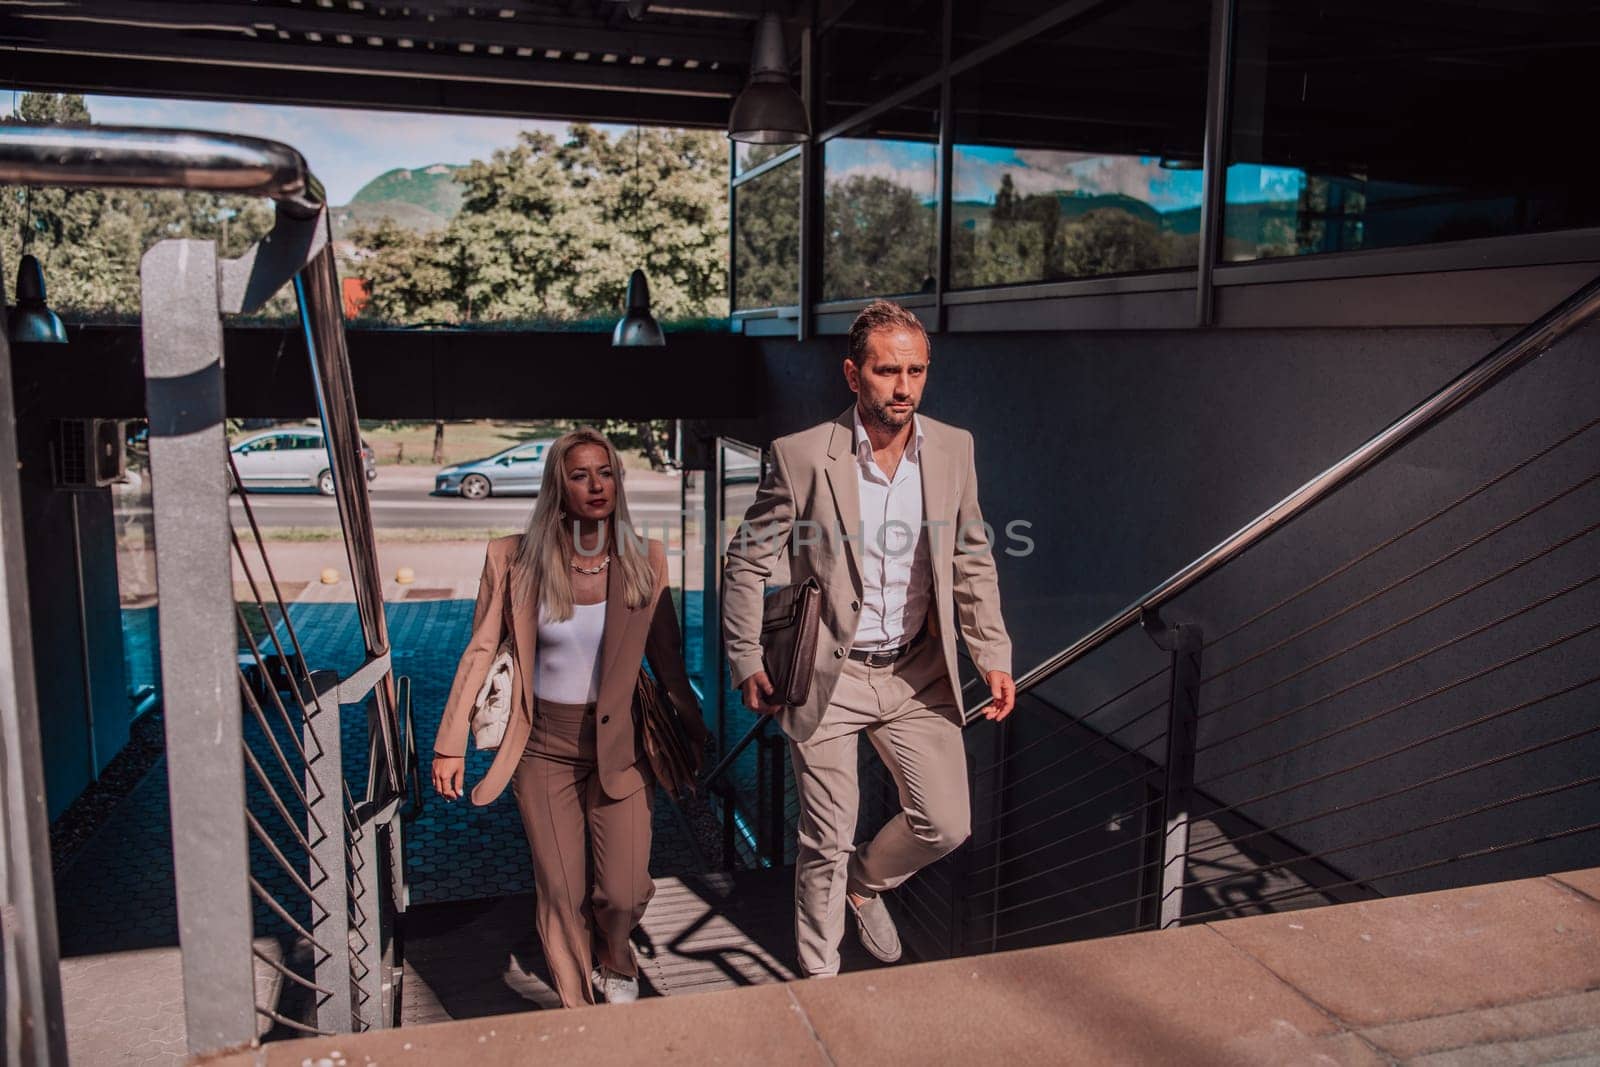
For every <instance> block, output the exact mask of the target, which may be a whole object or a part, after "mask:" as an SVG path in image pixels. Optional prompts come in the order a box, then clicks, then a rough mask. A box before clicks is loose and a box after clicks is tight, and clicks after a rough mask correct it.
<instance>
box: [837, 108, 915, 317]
mask: <svg viewBox="0 0 1600 1067" xmlns="http://www.w3.org/2000/svg"><path fill="white" fill-rule="evenodd" d="M823 151H824V154H823V169H824V191H823V201H822V217H823V242H822V299H824V300H848V299H851V298H855V297H866V296H895V295H901V294H906V293H919V292H927V293H931V292H933V290H934V272H935V271H936V270H937V262H936V261H937V256H938V243H937V221H938V211H937V205H938V201H937V199H936V198H935V196H934V189H935V186H936V175H937V172H938V149H937V147H936V146H934V145H931V144H926V143H923V142H918V141H895V140H881V139H864V138H860V139H858V138H849V137H839V138H835V139H834V140H831V141H829V142H828V143H827V144H826V145H825V146H824V150H823Z"/></svg>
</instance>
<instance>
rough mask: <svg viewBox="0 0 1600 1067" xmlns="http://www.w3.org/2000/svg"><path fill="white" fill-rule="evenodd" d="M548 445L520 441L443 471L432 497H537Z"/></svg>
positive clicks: (550, 442)
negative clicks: (444, 495)
mask: <svg viewBox="0 0 1600 1067" xmlns="http://www.w3.org/2000/svg"><path fill="white" fill-rule="evenodd" d="M552 444H554V441H553V440H549V441H522V442H520V443H518V444H514V445H512V446H511V447H510V448H508V449H506V450H505V451H503V452H496V453H495V454H494V455H492V456H485V457H484V458H483V459H474V460H469V461H467V462H466V463H457V464H456V465H455V466H453V467H445V468H444V469H443V470H441V471H440V472H439V473H438V474H437V475H435V477H434V482H433V491H434V493H435V494H438V493H445V494H457V495H460V496H462V497H464V498H466V499H467V500H483V499H485V498H486V497H490V496H519V495H522V496H527V495H532V496H538V495H539V483H540V481H541V480H543V478H544V457H545V451H546V450H547V449H548V448H549V447H550V446H551V445H552Z"/></svg>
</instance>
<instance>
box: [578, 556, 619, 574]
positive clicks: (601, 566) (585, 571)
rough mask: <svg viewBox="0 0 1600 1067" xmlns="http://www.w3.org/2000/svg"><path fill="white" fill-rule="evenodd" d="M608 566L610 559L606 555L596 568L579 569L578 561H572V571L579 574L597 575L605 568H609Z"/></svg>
mask: <svg viewBox="0 0 1600 1067" xmlns="http://www.w3.org/2000/svg"><path fill="white" fill-rule="evenodd" d="M610 564H611V557H610V556H609V555H607V556H606V558H605V559H602V560H601V561H600V564H599V566H596V567H580V566H578V561H577V560H573V561H572V569H573V570H575V571H577V572H578V573H579V574H599V573H600V572H601V571H603V570H605V569H606V567H608V566H610Z"/></svg>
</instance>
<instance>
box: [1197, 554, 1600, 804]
mask: <svg viewBox="0 0 1600 1067" xmlns="http://www.w3.org/2000/svg"><path fill="white" fill-rule="evenodd" d="M1596 580H1600V576H1597V577H1596V578H1591V579H1589V581H1591V582H1592V581H1596ZM1593 629H1594V627H1593V626H1591V627H1588V628H1587V629H1585V630H1580V631H1576V632H1575V633H1572V634H1568V635H1565V636H1563V637H1561V638H1557V639H1556V640H1555V641H1554V642H1552V643H1551V644H1549V645H1547V646H1543V647H1540V648H1538V649H1535V650H1532V651H1530V652H1526V653H1519V654H1518V655H1516V656H1513V657H1511V658H1510V659H1508V660H1503V661H1501V662H1500V663H1498V664H1495V665H1493V666H1490V667H1485V668H1483V669H1481V670H1479V671H1475V672H1473V673H1472V674H1470V675H1468V676H1466V677H1465V678H1459V679H1457V680H1455V681H1454V682H1448V683H1446V684H1445V685H1444V686H1440V687H1437V688H1434V689H1430V690H1428V691H1427V692H1426V693H1422V694H1419V695H1417V696H1415V697H1411V698H1408V699H1406V700H1403V701H1401V702H1400V703H1398V704H1393V705H1391V706H1389V707H1387V708H1384V709H1382V710H1381V711H1377V712H1373V713H1371V714H1369V715H1365V716H1362V717H1361V718H1358V719H1355V720H1353V721H1351V722H1347V723H1343V724H1341V725H1339V726H1336V727H1334V728H1332V729H1330V730H1327V731H1324V732H1323V733H1320V734H1317V735H1316V736H1315V737H1311V738H1307V739H1306V740H1304V741H1301V742H1298V743H1296V744H1294V745H1290V746H1289V747H1288V748H1286V749H1281V750H1279V751H1277V752H1274V753H1272V754H1271V755H1269V756H1261V757H1259V758H1257V759H1253V760H1251V761H1250V762H1248V763H1242V764H1240V765H1239V766H1237V767H1231V768H1229V769H1228V770H1225V771H1220V772H1218V773H1216V774H1213V775H1211V776H1210V777H1207V778H1202V779H1198V780H1197V781H1196V782H1195V783H1194V784H1195V787H1196V788H1203V787H1205V786H1209V785H1212V784H1214V783H1216V782H1220V781H1221V780H1222V779H1224V778H1231V777H1233V776H1234V775H1236V774H1242V773H1244V772H1245V771H1248V770H1253V769H1254V768H1256V767H1260V766H1262V765H1264V764H1267V763H1273V762H1276V761H1277V760H1280V759H1283V758H1284V757H1285V756H1292V755H1294V754H1295V753H1296V752H1303V751H1305V750H1306V749H1308V748H1311V747H1312V746H1314V745H1318V744H1321V743H1322V742H1324V741H1327V740H1330V739H1332V738H1335V737H1338V736H1340V735H1342V734H1347V733H1349V732H1351V731H1352V730H1359V729H1360V728H1361V727H1363V726H1368V725H1370V724H1372V723H1374V722H1377V721H1378V720H1379V719H1384V718H1387V717H1389V716H1390V715H1393V714H1394V713H1395V712H1397V711H1401V710H1404V709H1405V708H1408V707H1413V706H1415V705H1416V704H1419V703H1421V702H1422V701H1424V700H1431V699H1433V698H1434V697H1437V696H1442V695H1444V694H1445V693H1447V692H1452V691H1454V690H1456V689H1459V688H1460V687H1461V686H1463V685H1468V684H1470V683H1472V682H1475V681H1478V680H1479V679H1481V678H1483V677H1485V676H1486V675H1489V674H1493V673H1494V672H1496V671H1499V670H1504V669H1505V668H1506V667H1507V666H1510V665H1513V664H1516V663H1520V662H1522V661H1523V660H1526V659H1530V658H1532V657H1533V656H1536V655H1539V654H1541V653H1544V652H1548V651H1549V650H1550V649H1551V648H1555V647H1559V646H1560V645H1563V644H1565V643H1566V642H1567V641H1571V640H1576V639H1577V638H1578V637H1581V636H1583V635H1584V634H1585V633H1588V632H1589V631H1590V630H1593Z"/></svg>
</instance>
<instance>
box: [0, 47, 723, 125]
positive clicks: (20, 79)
mask: <svg viewBox="0 0 1600 1067" xmlns="http://www.w3.org/2000/svg"><path fill="white" fill-rule="evenodd" d="M6 81H7V83H8V84H10V85H12V86H15V87H16V88H19V89H26V90H35V91H39V92H82V93H103V94H108V95H122V96H153V97H170V98H176V99H185V100H237V101H243V102H247V103H264V104H296V105H300V106H310V107H357V108H368V109H372V110H375V111H422V112H434V113H442V114H467V115H497V116H503V117H507V118H529V119H533V118H538V119H554V120H557V121H567V122H615V123H622V124H633V123H644V124H646V125H660V126H684V127H693V128H706V129H721V128H723V127H725V126H726V125H727V123H728V101H727V100H726V99H723V98H720V97H705V96H668V95H664V94H660V93H636V92H627V91H621V90H608V89H575V88H570V87H550V86H542V87H528V86H515V85H503V84H498V83H479V82H471V81H440V80H437V79H431V78H414V77H410V76H407V75H405V74H403V73H396V74H394V75H392V76H389V77H380V76H374V75H371V74H337V73H333V74H330V73H308V74H303V75H302V76H300V77H296V78H240V77H239V68H238V67H229V66H222V65H213V64H204V63H173V62H167V61H163V60H146V59H104V58H99V57H84V56H61V55H50V54H48V53H36V54H29V53H16V54H10V55H7V56H6Z"/></svg>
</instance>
